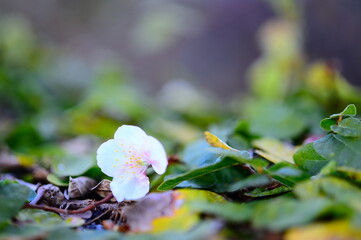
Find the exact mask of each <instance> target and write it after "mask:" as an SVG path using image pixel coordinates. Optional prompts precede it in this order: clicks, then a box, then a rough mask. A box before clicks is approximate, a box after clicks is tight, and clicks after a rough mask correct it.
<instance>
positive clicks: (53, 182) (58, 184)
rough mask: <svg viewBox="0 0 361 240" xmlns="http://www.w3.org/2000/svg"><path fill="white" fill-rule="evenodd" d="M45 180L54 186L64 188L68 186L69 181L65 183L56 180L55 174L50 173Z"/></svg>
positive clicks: (58, 179)
mask: <svg viewBox="0 0 361 240" xmlns="http://www.w3.org/2000/svg"><path fill="white" fill-rule="evenodd" d="M46 179H47V180H48V181H49V182H50V183H52V184H54V185H56V186H61V187H66V186H68V185H69V180H67V181H64V180H61V179H60V178H58V177H57V176H56V175H55V174H52V173H50V174H49V175H48V176H47V177H46Z"/></svg>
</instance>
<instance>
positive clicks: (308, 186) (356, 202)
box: [294, 177, 361, 212]
mask: <svg viewBox="0 0 361 240" xmlns="http://www.w3.org/2000/svg"><path fill="white" fill-rule="evenodd" d="M294 192H295V194H296V195H297V196H298V197H299V198H301V199H312V198H315V197H328V198H330V199H333V200H334V201H336V202H339V203H344V204H346V205H348V206H351V207H353V208H354V209H356V210H357V211H359V212H361V204H360V199H361V190H360V189H359V188H357V187H356V186H354V185H352V184H350V183H348V182H347V181H345V180H343V179H339V178H336V177H324V178H319V179H316V180H313V181H306V182H303V183H301V184H299V185H297V186H296V188H295V191H294Z"/></svg>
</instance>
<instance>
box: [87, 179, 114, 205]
mask: <svg viewBox="0 0 361 240" xmlns="http://www.w3.org/2000/svg"><path fill="white" fill-rule="evenodd" d="M110 182H111V181H109V180H107V179H103V180H101V181H100V182H99V183H98V184H97V185H96V186H95V187H93V188H92V189H91V191H93V192H95V193H96V194H98V195H99V196H101V197H106V196H108V195H109V194H111V193H112V191H111V190H110ZM110 201H111V202H116V199H115V198H112V199H110Z"/></svg>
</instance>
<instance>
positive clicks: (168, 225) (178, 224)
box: [150, 189, 225, 233]
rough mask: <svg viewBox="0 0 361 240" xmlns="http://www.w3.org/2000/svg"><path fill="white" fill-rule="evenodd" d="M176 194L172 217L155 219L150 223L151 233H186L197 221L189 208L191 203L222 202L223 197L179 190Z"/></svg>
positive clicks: (196, 214) (203, 191)
mask: <svg viewBox="0 0 361 240" xmlns="http://www.w3.org/2000/svg"><path fill="white" fill-rule="evenodd" d="M174 192H175V194H177V204H178V206H177V208H176V209H175V210H174V212H173V214H172V215H168V216H162V217H158V218H155V219H154V220H153V222H152V230H151V231H150V232H152V233H162V232H166V231H178V232H180V231H187V230H189V229H190V228H191V227H193V226H194V225H195V224H196V223H197V222H198V221H199V220H200V218H199V213H197V212H194V211H192V209H191V208H190V202H191V201H208V202H223V201H225V200H224V198H223V197H221V196H220V195H217V194H215V193H212V192H209V191H205V190H195V189H181V190H176V191H174Z"/></svg>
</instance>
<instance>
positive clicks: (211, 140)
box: [204, 131, 238, 152]
mask: <svg viewBox="0 0 361 240" xmlns="http://www.w3.org/2000/svg"><path fill="white" fill-rule="evenodd" d="M204 137H205V138H206V141H207V142H208V144H209V145H211V146H212V147H217V148H223V149H227V150H233V151H237V152H238V150H237V149H234V148H232V147H230V146H228V145H227V144H226V143H225V142H223V141H222V140H221V139H219V138H218V137H217V136H216V135H214V134H213V133H210V132H208V131H206V132H204Z"/></svg>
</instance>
